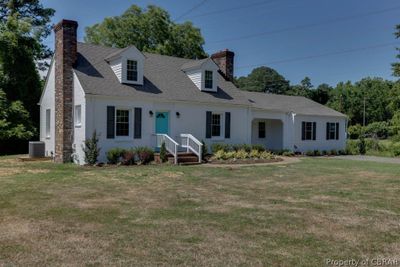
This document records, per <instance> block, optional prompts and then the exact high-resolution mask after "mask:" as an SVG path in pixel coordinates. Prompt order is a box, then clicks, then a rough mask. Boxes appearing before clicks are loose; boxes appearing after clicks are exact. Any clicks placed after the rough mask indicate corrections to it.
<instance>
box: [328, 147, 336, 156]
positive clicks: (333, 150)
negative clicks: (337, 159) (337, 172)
mask: <svg viewBox="0 0 400 267" xmlns="http://www.w3.org/2000/svg"><path fill="white" fill-rule="evenodd" d="M329 154H330V155H332V156H336V155H337V154H338V153H337V151H336V150H335V149H332V150H331V151H329Z"/></svg>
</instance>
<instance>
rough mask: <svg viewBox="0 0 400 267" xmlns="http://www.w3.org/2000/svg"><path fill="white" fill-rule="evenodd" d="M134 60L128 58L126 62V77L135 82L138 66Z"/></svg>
mask: <svg viewBox="0 0 400 267" xmlns="http://www.w3.org/2000/svg"><path fill="white" fill-rule="evenodd" d="M137 65H138V64H137V61H136V60H128V61H127V63H126V79H127V80H128V81H132V82H136V81H137V79H138V68H137Z"/></svg>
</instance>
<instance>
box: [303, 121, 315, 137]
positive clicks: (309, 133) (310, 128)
mask: <svg viewBox="0 0 400 267" xmlns="http://www.w3.org/2000/svg"><path fill="white" fill-rule="evenodd" d="M301 128H302V133H301V140H316V135H317V123H316V122H310V121H303V122H302V127H301Z"/></svg>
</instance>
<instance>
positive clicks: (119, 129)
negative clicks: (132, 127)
mask: <svg viewBox="0 0 400 267" xmlns="http://www.w3.org/2000/svg"><path fill="white" fill-rule="evenodd" d="M115 120H116V122H115V125H116V135H117V136H129V110H120V109H117V115H116V118H115Z"/></svg>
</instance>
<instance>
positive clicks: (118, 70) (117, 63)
mask: <svg viewBox="0 0 400 267" xmlns="http://www.w3.org/2000/svg"><path fill="white" fill-rule="evenodd" d="M110 67H111V69H112V70H113V71H114V73H115V76H117V78H118V81H119V82H121V81H122V62H121V59H117V60H113V61H111V62H110Z"/></svg>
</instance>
